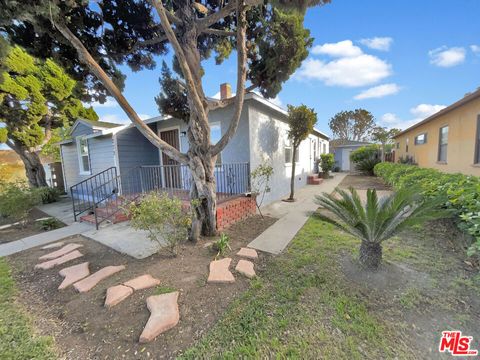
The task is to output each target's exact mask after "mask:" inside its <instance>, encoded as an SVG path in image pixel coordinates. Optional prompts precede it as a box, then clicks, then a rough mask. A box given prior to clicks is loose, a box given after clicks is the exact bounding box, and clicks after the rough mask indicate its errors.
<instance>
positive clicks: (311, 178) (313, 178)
mask: <svg viewBox="0 0 480 360" xmlns="http://www.w3.org/2000/svg"><path fill="white" fill-rule="evenodd" d="M322 182H323V179H322V178H319V177H318V175H308V176H307V184H308V185H320V184H321V183H322Z"/></svg>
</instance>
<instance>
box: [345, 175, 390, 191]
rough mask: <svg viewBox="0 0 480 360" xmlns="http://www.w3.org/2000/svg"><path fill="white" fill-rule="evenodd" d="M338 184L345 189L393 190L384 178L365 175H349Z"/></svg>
mask: <svg viewBox="0 0 480 360" xmlns="http://www.w3.org/2000/svg"><path fill="white" fill-rule="evenodd" d="M338 186H339V187H341V188H345V189H348V188H350V187H353V188H354V189H357V190H367V189H376V190H392V188H391V187H390V186H388V185H386V184H385V183H384V182H383V181H382V179H380V178H377V177H375V176H365V175H347V176H346V177H345V178H344V179H343V180H342V182H341V183H340V184H339V185H338Z"/></svg>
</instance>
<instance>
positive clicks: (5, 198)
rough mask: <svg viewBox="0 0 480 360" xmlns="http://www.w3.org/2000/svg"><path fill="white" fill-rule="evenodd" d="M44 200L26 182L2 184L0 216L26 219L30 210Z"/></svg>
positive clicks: (0, 186) (17, 219)
mask: <svg viewBox="0 0 480 360" xmlns="http://www.w3.org/2000/svg"><path fill="white" fill-rule="evenodd" d="M41 201H42V199H41V195H40V193H39V192H38V191H36V189H30V188H29V187H28V186H27V185H26V184H25V183H23V182H18V183H2V184H0V216H2V217H5V218H9V219H11V220H15V221H25V220H26V219H27V217H28V213H29V211H30V210H31V209H32V208H33V207H34V206H35V205H38V204H40V203H41Z"/></svg>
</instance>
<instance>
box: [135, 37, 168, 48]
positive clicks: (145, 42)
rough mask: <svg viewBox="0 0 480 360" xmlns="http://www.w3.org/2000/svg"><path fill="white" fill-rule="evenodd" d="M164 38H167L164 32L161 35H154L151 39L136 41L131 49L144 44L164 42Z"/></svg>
mask: <svg viewBox="0 0 480 360" xmlns="http://www.w3.org/2000/svg"><path fill="white" fill-rule="evenodd" d="M165 40H168V39H167V36H166V35H165V34H164V35H161V36H157V37H154V38H152V39H148V40H144V41H137V42H136V43H135V45H133V47H132V50H135V49H138V48H141V47H144V46H148V45H155V44H158V43H161V42H164V41H165Z"/></svg>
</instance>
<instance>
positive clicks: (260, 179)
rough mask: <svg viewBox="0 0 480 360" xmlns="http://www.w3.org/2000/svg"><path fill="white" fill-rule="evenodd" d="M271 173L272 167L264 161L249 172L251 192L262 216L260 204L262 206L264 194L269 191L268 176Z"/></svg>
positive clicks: (269, 176)
mask: <svg viewBox="0 0 480 360" xmlns="http://www.w3.org/2000/svg"><path fill="white" fill-rule="evenodd" d="M272 175H273V167H272V166H271V165H270V164H268V163H266V162H264V163H263V164H260V165H258V166H257V167H256V168H255V169H254V170H253V171H252V174H251V177H252V194H253V195H255V203H256V205H257V209H258V212H259V213H260V215H261V216H262V218H263V214H262V211H261V210H260V206H262V203H263V199H264V198H265V194H266V193H267V192H270V178H271V177H272Z"/></svg>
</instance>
